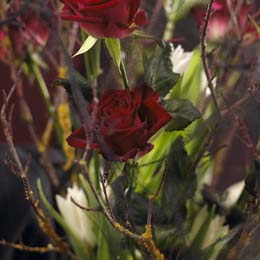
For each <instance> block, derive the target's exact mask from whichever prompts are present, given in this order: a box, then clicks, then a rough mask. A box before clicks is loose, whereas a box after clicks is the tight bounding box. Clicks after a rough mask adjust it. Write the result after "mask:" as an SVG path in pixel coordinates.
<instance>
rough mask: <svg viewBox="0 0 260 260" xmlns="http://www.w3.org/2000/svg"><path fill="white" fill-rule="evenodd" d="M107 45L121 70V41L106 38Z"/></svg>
mask: <svg viewBox="0 0 260 260" xmlns="http://www.w3.org/2000/svg"><path fill="white" fill-rule="evenodd" d="M105 44H106V46H107V49H108V51H109V53H110V55H111V57H112V59H113V61H114V63H115V64H116V66H117V67H118V68H119V69H120V64H121V46H120V40H119V39H112V38H106V39H105Z"/></svg>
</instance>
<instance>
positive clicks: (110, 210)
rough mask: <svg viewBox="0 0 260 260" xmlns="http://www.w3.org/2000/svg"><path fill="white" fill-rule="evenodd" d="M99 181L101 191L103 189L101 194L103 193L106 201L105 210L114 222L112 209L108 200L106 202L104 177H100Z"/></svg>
mask: <svg viewBox="0 0 260 260" xmlns="http://www.w3.org/2000/svg"><path fill="white" fill-rule="evenodd" d="M100 180H101V185H102V189H103V193H104V196H105V201H106V205H107V210H108V212H109V214H110V216H111V217H112V218H113V219H114V220H116V218H115V217H114V214H113V210H112V207H111V205H110V203H109V200H108V195H107V189H106V185H105V176H102V175H101V176H100Z"/></svg>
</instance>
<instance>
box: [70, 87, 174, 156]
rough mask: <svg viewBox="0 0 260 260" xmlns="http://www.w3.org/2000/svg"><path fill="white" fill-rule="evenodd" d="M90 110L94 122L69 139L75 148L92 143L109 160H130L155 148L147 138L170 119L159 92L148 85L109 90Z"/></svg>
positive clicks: (92, 104)
mask: <svg viewBox="0 0 260 260" xmlns="http://www.w3.org/2000/svg"><path fill="white" fill-rule="evenodd" d="M88 111H89V112H92V111H95V112H96V118H95V120H94V122H92V124H91V125H90V123H88V124H85V125H83V126H81V127H80V128H79V129H76V130H75V131H74V132H73V133H72V134H71V135H70V136H69V137H68V138H67V141H68V143H69V144H70V145H71V146H73V147H76V148H85V147H86V146H87V145H89V147H90V148H91V149H97V150H98V151H99V152H100V153H101V154H102V155H103V156H104V157H105V158H106V159H107V160H110V161H127V160H129V159H132V158H134V157H140V156H142V155H144V154H146V153H147V152H149V151H150V150H152V148H153V145H152V144H150V143H148V140H149V139H150V137H151V136H152V135H154V134H155V133H156V132H157V131H158V130H159V129H160V128H162V127H163V126H164V125H166V124H167V122H168V121H169V120H170V119H171V116H170V114H169V113H168V112H167V111H166V110H165V109H164V108H163V107H162V105H161V104H160V103H159V95H158V94H157V93H156V92H154V91H153V90H152V89H151V88H150V87H149V86H147V85H146V84H143V85H141V86H139V87H135V88H133V89H131V90H107V91H105V92H104V93H103V94H102V96H101V98H100V100H99V103H98V104H97V105H94V103H91V104H90V105H89V107H88ZM86 133H87V134H86Z"/></svg>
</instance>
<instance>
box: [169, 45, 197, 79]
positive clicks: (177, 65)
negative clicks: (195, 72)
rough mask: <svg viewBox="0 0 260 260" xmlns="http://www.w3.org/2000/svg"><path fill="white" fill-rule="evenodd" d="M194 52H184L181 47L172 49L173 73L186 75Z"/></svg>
mask: <svg viewBox="0 0 260 260" xmlns="http://www.w3.org/2000/svg"><path fill="white" fill-rule="evenodd" d="M192 55H193V52H184V50H183V48H182V46H181V45H178V46H177V47H176V48H174V47H172V53H171V62H172V65H173V72H175V73H178V74H184V73H185V71H186V70H187V69H188V67H189V63H190V60H191V58H192Z"/></svg>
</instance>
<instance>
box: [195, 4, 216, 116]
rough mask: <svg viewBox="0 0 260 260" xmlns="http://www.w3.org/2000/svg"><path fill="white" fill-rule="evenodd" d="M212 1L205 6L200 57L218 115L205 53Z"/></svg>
mask: <svg viewBox="0 0 260 260" xmlns="http://www.w3.org/2000/svg"><path fill="white" fill-rule="evenodd" d="M213 3H214V0H210V1H209V4H208V8H207V12H206V16H205V18H204V24H203V26H202V28H201V29H202V30H201V37H200V45H201V46H200V47H201V59H202V65H203V68H204V72H205V75H206V78H207V81H208V87H209V89H210V93H211V96H212V100H213V103H214V105H215V107H216V110H217V112H218V114H219V116H220V109H219V106H218V102H217V99H216V96H215V93H214V86H213V84H212V76H211V73H210V70H209V67H208V62H207V53H206V37H207V30H208V26H209V21H210V16H211V12H212V5H213Z"/></svg>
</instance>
